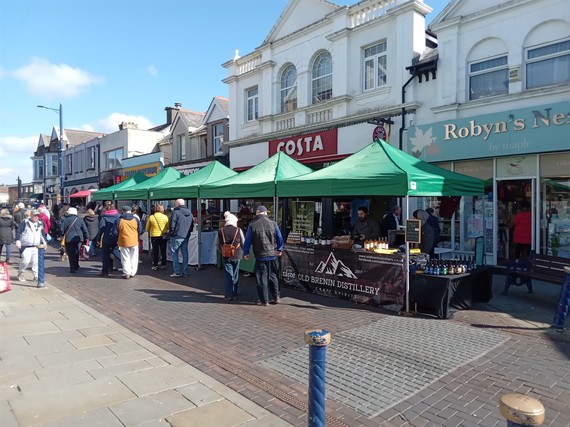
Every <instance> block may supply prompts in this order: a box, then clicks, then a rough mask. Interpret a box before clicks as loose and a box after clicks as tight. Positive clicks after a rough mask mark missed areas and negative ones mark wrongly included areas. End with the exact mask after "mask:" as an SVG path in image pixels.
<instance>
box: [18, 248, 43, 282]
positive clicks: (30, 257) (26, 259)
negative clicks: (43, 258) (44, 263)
mask: <svg viewBox="0 0 570 427" xmlns="http://www.w3.org/2000/svg"><path fill="white" fill-rule="evenodd" d="M30 262H31V263H32V273H34V277H38V248H26V249H24V251H23V252H22V254H21V261H20V266H19V267H18V276H19V275H21V274H23V273H24V271H26V268H28V265H29V264H30Z"/></svg>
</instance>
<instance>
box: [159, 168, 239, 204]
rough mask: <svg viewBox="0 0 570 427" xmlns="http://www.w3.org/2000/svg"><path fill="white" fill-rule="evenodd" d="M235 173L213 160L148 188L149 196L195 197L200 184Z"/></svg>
mask: <svg viewBox="0 0 570 427" xmlns="http://www.w3.org/2000/svg"><path fill="white" fill-rule="evenodd" d="M235 175H237V172H235V171H233V170H231V169H230V168H228V167H226V166H224V165H222V164H221V163H220V162H218V161H217V160H216V161H213V162H212V163H210V164H209V165H208V166H206V167H203V168H202V169H200V170H199V171H197V172H194V173H193V174H190V175H187V176H185V177H183V178H180V179H178V180H176V181H173V182H170V183H168V184H165V185H161V186H160V187H157V188H153V189H151V190H150V198H151V199H158V200H170V199H178V198H182V199H196V198H198V197H200V186H202V185H204V184H209V183H213V182H216V181H220V180H222V179H226V178H229V177H232V176H235Z"/></svg>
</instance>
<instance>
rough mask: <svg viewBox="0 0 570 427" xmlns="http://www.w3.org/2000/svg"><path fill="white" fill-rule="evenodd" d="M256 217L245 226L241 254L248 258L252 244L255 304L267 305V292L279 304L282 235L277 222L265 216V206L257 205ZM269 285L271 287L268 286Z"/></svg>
mask: <svg viewBox="0 0 570 427" xmlns="http://www.w3.org/2000/svg"><path fill="white" fill-rule="evenodd" d="M255 215H256V217H255V218H254V219H253V221H251V223H250V224H249V227H248V228H247V234H246V236H245V243H244V245H243V254H244V258H245V259H246V260H248V259H249V251H250V249H251V246H252V245H253V254H254V255H255V279H256V283H257V295H258V297H259V300H258V301H256V304H257V305H269V292H270V291H271V294H272V296H273V302H274V303H275V304H279V301H280V299H281V292H280V290H279V259H278V258H277V257H280V256H281V253H282V252H283V236H282V235H281V230H280V229H279V226H278V225H277V223H276V222H275V221H273V220H271V219H270V218H269V217H268V216H267V208H266V207H265V206H258V208H257V210H256V211H255ZM270 286H271V288H270Z"/></svg>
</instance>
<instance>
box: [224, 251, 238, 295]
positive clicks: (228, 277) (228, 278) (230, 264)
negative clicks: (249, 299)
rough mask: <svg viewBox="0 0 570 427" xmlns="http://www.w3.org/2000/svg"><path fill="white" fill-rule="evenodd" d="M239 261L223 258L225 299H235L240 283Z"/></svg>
mask: <svg viewBox="0 0 570 427" xmlns="http://www.w3.org/2000/svg"><path fill="white" fill-rule="evenodd" d="M239 262H240V260H239V259H235V260H234V259H230V258H223V259H222V263H223V265H224V286H225V297H226V298H235V297H236V295H237V291H238V282H239Z"/></svg>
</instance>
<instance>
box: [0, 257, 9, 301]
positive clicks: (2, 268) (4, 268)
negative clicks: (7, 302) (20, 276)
mask: <svg viewBox="0 0 570 427" xmlns="http://www.w3.org/2000/svg"><path fill="white" fill-rule="evenodd" d="M11 289H12V287H11V286H10V274H9V273H8V265H7V264H6V263H5V262H0V294H1V293H2V292H8V291H9V290H11Z"/></svg>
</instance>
